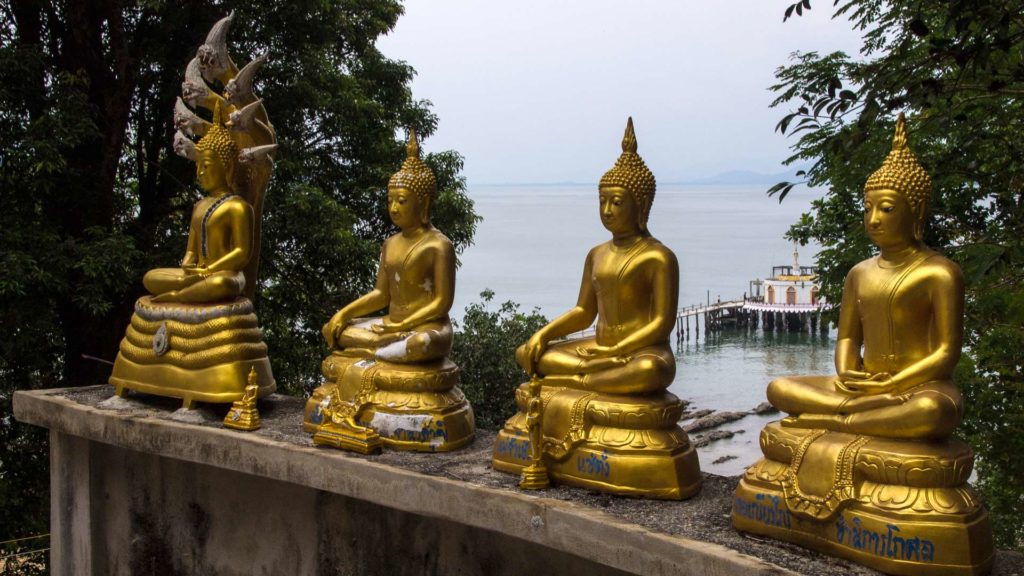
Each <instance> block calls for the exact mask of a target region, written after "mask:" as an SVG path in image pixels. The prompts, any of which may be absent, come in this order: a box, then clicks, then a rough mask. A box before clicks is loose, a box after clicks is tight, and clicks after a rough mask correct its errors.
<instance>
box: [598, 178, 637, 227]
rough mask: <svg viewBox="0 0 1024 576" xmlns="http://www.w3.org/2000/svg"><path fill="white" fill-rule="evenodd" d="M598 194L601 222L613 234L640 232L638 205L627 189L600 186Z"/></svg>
mask: <svg viewBox="0 0 1024 576" xmlns="http://www.w3.org/2000/svg"><path fill="white" fill-rule="evenodd" d="M599 194H600V198H601V223H602V224H604V227H605V228H606V229H607V230H608V231H609V232H611V233H612V235H613V236H623V235H629V234H637V233H639V232H640V224H639V215H640V207H639V206H637V204H636V200H635V199H634V198H633V195H632V194H631V193H630V192H629V190H626V189H625V188H622V187H621V186H602V187H601V188H600V190H599Z"/></svg>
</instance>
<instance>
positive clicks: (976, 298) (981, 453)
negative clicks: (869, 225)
mask: <svg viewBox="0 0 1024 576" xmlns="http://www.w3.org/2000/svg"><path fill="white" fill-rule="evenodd" d="M809 8H810V6H809V2H806V1H803V2H801V3H800V4H799V5H798V4H794V5H792V6H790V8H789V9H788V10H787V12H786V15H785V17H786V18H788V17H789V16H791V15H792V14H793V13H794V12H795V13H796V14H797V15H799V14H800V13H801V12H802V10H806V9H809ZM834 10H835V14H836V16H837V17H838V16H843V17H847V18H849V19H850V21H851V23H852V25H853V26H854V27H855V28H857V29H858V30H862V31H863V32H864V36H863V46H862V48H861V53H860V55H859V56H858V57H851V56H848V55H846V54H844V53H841V52H836V53H832V54H825V55H822V54H818V53H814V52H810V53H804V54H796V55H795V56H794V58H793V61H792V62H791V63H790V64H789V65H788V66H784V67H782V68H779V70H778V71H777V73H776V78H777V79H778V84H776V85H775V86H773V90H774V91H775V92H776V94H777V98H776V100H775V105H776V106H786V107H788V108H789V109H790V111H789V113H787V114H786V115H785V116H784V117H783V118H782V119H781V120H780V122H779V124H778V127H777V129H778V130H779V131H780V132H783V133H788V134H791V135H797V136H799V138H798V140H797V141H796V143H795V145H794V146H793V150H794V153H793V155H792V156H791V157H790V158H789V159H787V161H786V162H787V163H793V162H808V161H809V162H811V167H810V168H809V169H808V170H807V171H806V173H805V176H806V183H807V184H809V185H811V186H816V187H823V188H826V189H827V190H828V192H827V193H826V194H825V196H824V198H822V199H821V200H818V201H816V202H815V203H814V204H813V208H812V212H811V213H809V214H805V215H803V216H802V217H801V219H800V221H799V222H798V223H796V224H795V225H794V226H793V227H792V228H791V229H790V231H789V236H790V237H791V238H792V239H795V240H799V241H801V242H806V241H808V240H809V239H812V238H813V239H815V240H817V241H818V242H819V243H820V244H821V245H822V246H823V251H822V253H821V254H820V256H819V259H818V264H819V272H820V274H821V282H822V290H823V294H824V295H825V296H826V297H827V298H828V299H829V300H830V301H832V302H839V298H838V296H839V293H840V291H841V289H842V282H843V277H844V276H845V274H846V273H847V271H849V269H850V267H851V266H852V265H853V264H854V263H856V262H857V261H859V260H861V259H863V258H865V257H867V256H868V255H869V254H870V253H871V245H870V243H869V242H868V239H867V237H866V235H865V234H864V233H863V231H862V224H861V210H860V202H861V200H860V199H861V194H862V192H861V191H862V188H863V185H864V182H865V181H866V179H867V177H868V176H869V175H870V173H871V172H872V171H873V170H874V169H876V168H877V167H878V166H880V165H881V163H882V161H883V159H884V158H885V156H886V154H887V152H888V150H889V148H890V143H891V135H892V128H893V119H894V116H895V114H896V112H898V111H907V112H908V116H909V125H908V128H909V132H910V138H911V147H912V149H913V150H914V152H915V153H916V154H917V155H918V157H919V159H920V160H921V162H922V164H923V165H924V166H925V167H926V168H927V169H928V171H929V173H930V174H931V175H932V178H933V180H934V190H935V197H934V200H933V203H932V211H931V215H930V223H929V225H928V227H927V230H926V237H925V240H926V242H927V243H928V244H929V245H930V246H933V247H935V248H937V249H939V250H942V251H944V252H945V253H947V254H948V255H950V256H951V257H952V258H953V259H954V260H956V261H957V262H958V263H959V264H960V265H961V267H962V268H963V270H964V274H965V279H966V283H967V307H966V319H965V332H966V333H965V348H964V352H965V353H964V356H963V359H962V361H961V363H960V365H959V366H958V368H957V373H956V378H957V382H958V384H959V385H960V387H961V389H962V390H963V393H964V397H965V404H966V407H967V413H966V415H965V418H964V422H963V425H962V426H961V428H960V431H961V432H962V433H963V434H964V435H966V437H967V440H968V442H969V443H970V444H971V446H972V447H973V448H974V450H975V452H976V455H977V471H978V488H979V489H980V491H981V493H982V496H983V497H984V499H985V501H986V504H987V506H988V509H989V512H990V515H991V518H992V521H993V525H994V529H995V534H996V540H997V544H998V545H1000V546H1004V547H1011V548H1018V549H1020V548H1024V526H1022V525H1021V524H1020V523H1019V521H1018V519H1019V518H1020V516H1021V515H1022V514H1024V483H1022V481H1021V479H1022V478H1024V460H1022V459H1021V458H1019V457H1018V456H1017V455H1018V454H1020V453H1021V451H1024V272H1022V270H1024V162H1022V160H1021V159H1022V158H1024V155H1022V149H1024V141H1022V139H1021V134H1024V100H1022V98H1021V97H1022V96H1024V4H1021V3H1014V2H1003V1H998V0H977V1H973V2H926V1H922V0H918V1H908V0H897V1H883V0H837V1H836V2H835V3H834ZM797 184H799V183H793V182H783V183H780V184H779V185H777V186H776V187H774V188H773V189H772V190H770V191H769V193H770V194H774V193H779V197H780V201H781V200H782V198H784V197H785V194H786V192H788V191H789V190H790V189H791V188H792V186H794V185H797Z"/></svg>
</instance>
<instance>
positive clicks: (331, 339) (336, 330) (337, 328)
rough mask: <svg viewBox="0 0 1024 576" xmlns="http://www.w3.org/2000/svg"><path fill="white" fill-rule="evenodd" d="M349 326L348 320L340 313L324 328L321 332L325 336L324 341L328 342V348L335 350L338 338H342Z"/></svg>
mask: <svg viewBox="0 0 1024 576" xmlns="http://www.w3.org/2000/svg"><path fill="white" fill-rule="evenodd" d="M347 324H348V319H347V318H345V317H344V316H343V315H342V314H341V312H338V313H337V314H335V315H334V316H332V317H331V319H330V320H328V321H327V324H324V327H323V328H322V329H321V330H320V331H321V333H323V335H324V340H326V341H327V347H328V348H331V349H334V347H335V344H336V343H337V341H338V338H339V337H340V336H341V331H342V330H344V329H345V326H346V325H347Z"/></svg>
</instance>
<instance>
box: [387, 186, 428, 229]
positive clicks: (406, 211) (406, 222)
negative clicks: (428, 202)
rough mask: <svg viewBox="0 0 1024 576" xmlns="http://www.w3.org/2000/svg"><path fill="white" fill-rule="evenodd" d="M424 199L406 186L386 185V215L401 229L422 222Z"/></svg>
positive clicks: (409, 227) (418, 224) (416, 225)
mask: <svg viewBox="0 0 1024 576" xmlns="http://www.w3.org/2000/svg"><path fill="white" fill-rule="evenodd" d="M423 204H424V201H423V200H421V199H420V197H419V196H418V195H417V194H416V193H414V192H412V191H411V190H409V189H408V188H399V187H388V215H389V216H391V221H392V222H394V224H395V226H398V227H399V228H401V229H402V230H409V229H411V228H416V227H418V226H420V225H422V224H423V209H424V206H423Z"/></svg>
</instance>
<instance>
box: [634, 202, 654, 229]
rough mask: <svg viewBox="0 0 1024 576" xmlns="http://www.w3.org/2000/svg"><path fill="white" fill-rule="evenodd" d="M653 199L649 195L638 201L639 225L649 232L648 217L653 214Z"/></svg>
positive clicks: (637, 215) (637, 216)
mask: <svg viewBox="0 0 1024 576" xmlns="http://www.w3.org/2000/svg"><path fill="white" fill-rule="evenodd" d="M651 200H652V198H651V197H650V196H647V197H645V198H643V199H641V200H640V201H639V202H637V214H636V218H637V225H638V226H639V227H640V231H641V232H644V233H646V232H647V219H648V218H650V216H651Z"/></svg>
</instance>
